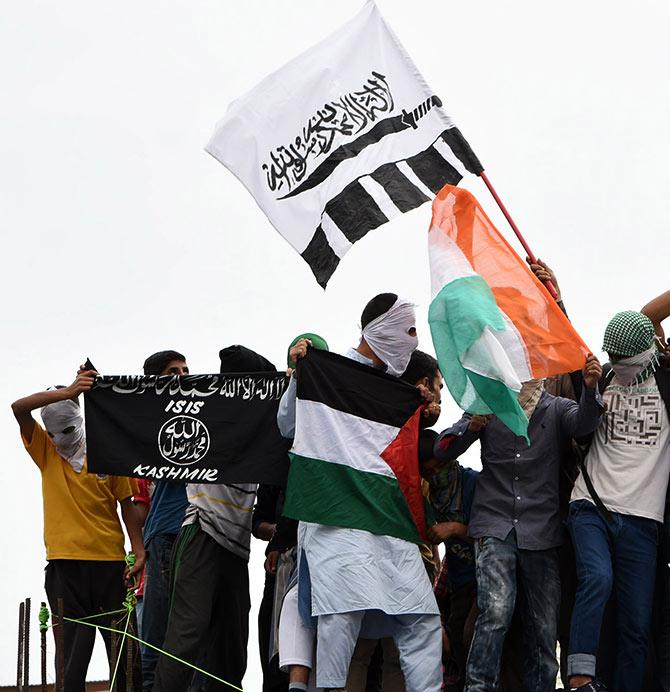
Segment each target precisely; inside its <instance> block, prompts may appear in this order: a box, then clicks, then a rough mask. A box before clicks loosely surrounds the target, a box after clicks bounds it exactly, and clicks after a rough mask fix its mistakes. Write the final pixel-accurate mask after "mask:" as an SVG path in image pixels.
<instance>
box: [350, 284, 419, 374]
mask: <svg viewBox="0 0 670 692" xmlns="http://www.w3.org/2000/svg"><path fill="white" fill-rule="evenodd" d="M361 330H362V338H363V340H364V341H365V343H366V344H367V345H368V346H369V347H370V349H371V350H372V352H373V353H374V354H375V355H376V356H377V358H379V360H381V361H382V363H383V364H384V365H385V366H386V372H387V373H388V374H389V375H394V376H395V377H400V375H402V374H403V373H404V372H405V370H406V369H407V365H408V363H409V359H410V357H411V355H412V352H413V351H414V350H415V349H416V347H417V346H418V345H419V340H418V339H417V336H416V315H415V314H414V305H413V303H410V302H409V301H408V300H404V299H403V298H399V297H398V296H397V295H396V294H395V293H380V294H379V295H378V296H375V297H374V298H373V299H372V300H371V301H370V302H369V303H368V304H367V305H366V306H365V309H364V310H363V314H362V315H361Z"/></svg>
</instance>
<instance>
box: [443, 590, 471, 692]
mask: <svg viewBox="0 0 670 692" xmlns="http://www.w3.org/2000/svg"><path fill="white" fill-rule="evenodd" d="M449 602H450V609H449V618H448V620H447V627H448V630H449V635H450V643H451V655H452V658H453V659H454V661H455V663H456V665H457V667H458V677H459V682H458V683H457V685H456V689H458V690H462V689H463V685H464V684H465V663H466V661H467V658H468V651H469V650H470V643H471V642H472V636H473V632H474V624H475V622H476V619H477V582H474V581H473V582H468V583H467V584H463V585H462V586H459V587H455V588H454V589H453V591H452V592H451V595H450V599H449Z"/></svg>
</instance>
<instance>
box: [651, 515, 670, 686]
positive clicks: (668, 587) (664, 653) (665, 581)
mask: <svg viewBox="0 0 670 692" xmlns="http://www.w3.org/2000/svg"><path fill="white" fill-rule="evenodd" d="M658 559H659V563H658V573H657V577H656V601H655V602H654V605H655V606H656V608H655V609H656V610H657V620H656V623H655V627H654V631H653V637H654V651H655V654H656V655H655V664H656V665H655V672H656V675H655V677H656V690H657V691H658V692H670V516H668V513H667V512H666V516H665V524H663V530H662V533H661V545H660V549H659V553H658Z"/></svg>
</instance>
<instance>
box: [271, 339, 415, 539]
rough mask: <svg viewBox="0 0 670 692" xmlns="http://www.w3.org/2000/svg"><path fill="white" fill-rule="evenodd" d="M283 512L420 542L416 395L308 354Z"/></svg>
mask: <svg viewBox="0 0 670 692" xmlns="http://www.w3.org/2000/svg"><path fill="white" fill-rule="evenodd" d="M297 390H298V397H297V402H296V428H295V439H294V443H293V448H292V450H291V453H290V456H291V470H290V472H289V479H288V485H287V489H286V502H285V504H284V514H285V515H286V516H289V517H292V518H294V519H300V520H302V521H308V522H314V523H317V524H326V525H329V526H340V527H345V528H353V529H363V530H365V531H370V532H371V533H375V534H382V535H387V536H395V537H397V538H402V539H405V540H408V541H413V542H416V543H421V542H422V539H423V541H425V540H426V536H425V529H426V519H425V513H424V499H423V495H422V492H421V479H420V476H419V467H418V449H417V447H418V435H419V422H420V418H421V398H420V395H419V393H418V391H417V390H416V389H415V388H414V387H411V386H409V385H407V384H405V383H404V382H401V381H400V380H398V379H396V378H394V377H391V376H389V375H386V374H384V373H382V372H380V371H378V370H375V369H373V368H371V367H368V366H366V365H362V364H361V363H357V362H355V361H353V360H351V359H349V358H345V357H343V356H340V355H337V354H334V353H328V352H326V351H317V350H315V349H310V351H309V352H308V354H307V356H306V357H305V358H303V359H302V360H300V361H299V363H298V386H297Z"/></svg>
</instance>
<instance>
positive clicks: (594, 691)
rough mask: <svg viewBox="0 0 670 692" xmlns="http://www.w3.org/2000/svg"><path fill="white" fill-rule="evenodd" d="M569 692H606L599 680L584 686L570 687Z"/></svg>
mask: <svg viewBox="0 0 670 692" xmlns="http://www.w3.org/2000/svg"><path fill="white" fill-rule="evenodd" d="M570 692H607V688H606V687H605V685H603V683H602V682H600V680H591V682H587V683H586V685H580V686H579V687H571V688H570Z"/></svg>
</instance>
